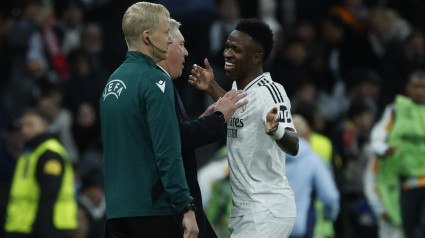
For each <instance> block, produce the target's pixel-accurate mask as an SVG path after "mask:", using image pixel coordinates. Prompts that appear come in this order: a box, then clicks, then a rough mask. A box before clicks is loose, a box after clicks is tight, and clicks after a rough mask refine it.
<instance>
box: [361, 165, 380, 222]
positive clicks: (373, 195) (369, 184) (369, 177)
mask: <svg viewBox="0 0 425 238" xmlns="http://www.w3.org/2000/svg"><path fill="white" fill-rule="evenodd" d="M375 163H376V158H370V159H369V160H368V162H367V165H366V169H365V172H364V175H363V192H364V194H365V196H366V199H367V201H368V203H369V205H370V207H371V208H372V210H373V212H374V213H375V215H376V216H377V217H379V216H381V214H382V213H384V212H385V207H384V205H383V204H382V201H381V199H380V198H379V196H378V193H377V192H376V173H375V172H374V165H375Z"/></svg>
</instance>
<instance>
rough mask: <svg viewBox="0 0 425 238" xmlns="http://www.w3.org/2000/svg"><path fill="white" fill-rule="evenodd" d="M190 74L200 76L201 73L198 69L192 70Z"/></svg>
mask: <svg viewBox="0 0 425 238" xmlns="http://www.w3.org/2000/svg"><path fill="white" fill-rule="evenodd" d="M190 73H191V74H192V75H196V76H199V73H198V71H197V70H196V69H192V70H191V71H190Z"/></svg>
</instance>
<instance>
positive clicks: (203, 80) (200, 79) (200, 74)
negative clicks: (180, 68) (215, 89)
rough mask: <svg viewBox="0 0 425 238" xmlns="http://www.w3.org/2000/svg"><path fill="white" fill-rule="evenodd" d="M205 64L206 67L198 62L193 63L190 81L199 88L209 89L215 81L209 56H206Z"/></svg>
mask: <svg viewBox="0 0 425 238" xmlns="http://www.w3.org/2000/svg"><path fill="white" fill-rule="evenodd" d="M204 64H205V69H204V68H202V67H201V66H199V65H197V64H194V65H193V68H192V70H191V71H190V73H191V75H189V81H188V82H189V84H190V85H192V86H194V87H195V88H197V89H199V90H203V91H208V89H209V87H210V86H211V84H212V83H213V82H215V81H214V72H213V69H212V67H211V65H210V63H209V62H208V59H207V58H205V60H204Z"/></svg>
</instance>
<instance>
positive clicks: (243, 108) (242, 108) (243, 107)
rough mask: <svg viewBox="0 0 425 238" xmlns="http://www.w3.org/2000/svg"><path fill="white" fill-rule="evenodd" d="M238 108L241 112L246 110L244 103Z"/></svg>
mask: <svg viewBox="0 0 425 238" xmlns="http://www.w3.org/2000/svg"><path fill="white" fill-rule="evenodd" d="M239 110H241V113H243V112H245V110H246V105H243V106H242V107H241V108H240V109H239Z"/></svg>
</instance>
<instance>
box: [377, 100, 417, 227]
mask: <svg viewBox="0 0 425 238" xmlns="http://www.w3.org/2000/svg"><path fill="white" fill-rule="evenodd" d="M395 104H396V112H395V121H394V125H393V126H392V128H391V131H390V134H389V138H388V144H389V145H391V146H396V147H397V150H396V152H395V153H394V155H393V156H390V157H388V158H385V159H380V160H379V173H378V175H377V188H378V192H379V194H380V196H381V199H382V202H383V204H384V206H385V208H386V209H387V212H388V215H389V216H390V218H391V220H392V222H393V223H394V224H396V225H401V215H400V203H399V199H400V191H399V190H400V188H399V178H400V177H415V176H425V159H424V156H423V155H424V153H425V143H424V141H425V107H424V106H423V105H418V104H415V103H414V102H413V101H412V100H411V99H410V98H406V97H404V96H401V95H398V96H397V97H396V101H395Z"/></svg>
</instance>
